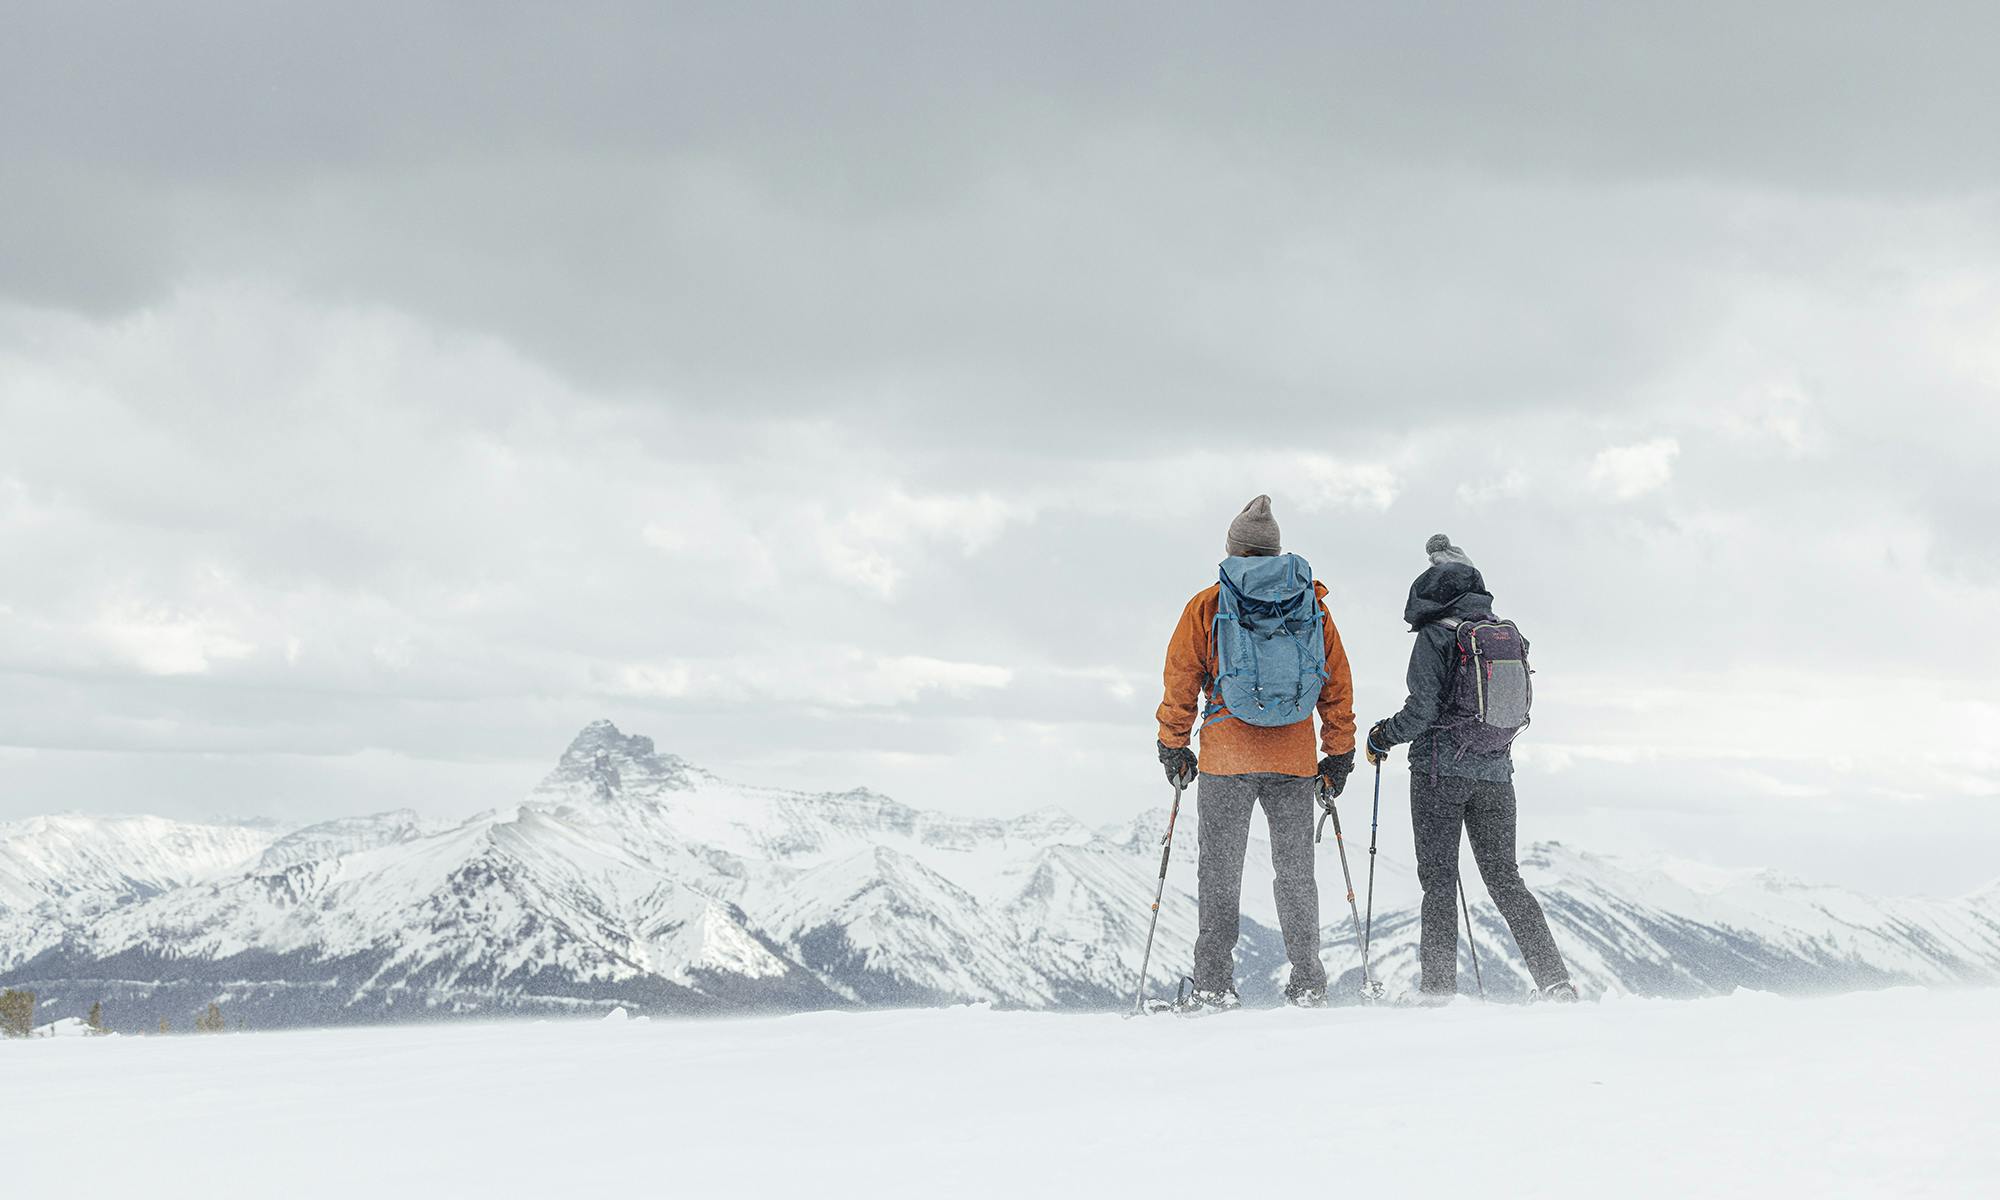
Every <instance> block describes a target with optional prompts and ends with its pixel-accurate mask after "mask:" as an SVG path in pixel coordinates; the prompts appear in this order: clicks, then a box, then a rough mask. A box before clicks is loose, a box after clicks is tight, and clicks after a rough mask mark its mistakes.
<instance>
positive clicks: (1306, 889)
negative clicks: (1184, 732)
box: [1194, 773, 1326, 991]
mask: <svg viewBox="0 0 2000 1200" xmlns="http://www.w3.org/2000/svg"><path fill="white" fill-rule="evenodd" d="M1195 796H1196V800H1195V803H1196V806H1197V808H1198V810H1199V812H1200V831H1201V832H1200V838H1201V858H1200V862H1199V865H1198V868H1197V876H1198V885H1199V891H1200V896H1199V900H1200V903H1201V928H1200V932H1199V933H1198V934H1197V935H1196V936H1195V941H1194V986H1195V987H1197V988H1200V989H1202V990H1204V991H1221V990H1223V989H1224V988H1234V987H1235V986H1236V935H1237V932H1238V930H1239V928H1240V926H1241V922H1242V908H1241V903H1242V898H1243V855H1244V852H1245V851H1246V850H1247V849H1248V847H1249V844H1250V810H1251V808H1252V807H1254V806H1256V805H1259V804H1261V805H1263V807H1264V822H1265V824H1266V825H1268V826H1269V828H1270V833H1271V867H1272V869H1273V870H1275V871H1276V872H1277V878H1276V879H1275V880H1274V881H1273V882H1272V885H1271V892H1272V895H1273V896H1274V897H1275V898H1276V899H1277V902H1278V929H1279V932H1281V933H1283V934H1284V936H1285V955H1286V957H1288V958H1290V959H1291V960H1292V978H1291V983H1290V984H1289V986H1290V987H1292V988H1308V987H1325V986H1326V967H1325V966H1323V965H1321V963H1320V960H1319V885H1318V884H1317V883H1315V882H1314V881H1313V780H1312V777H1311V776H1307V777H1305V778H1303V779H1301V778H1299V777H1298V776H1296V775H1273V774H1265V773H1258V774H1253V775H1209V774H1203V775H1202V777H1201V783H1200V786H1199V789H1198V790H1197V791H1196V793H1195Z"/></svg>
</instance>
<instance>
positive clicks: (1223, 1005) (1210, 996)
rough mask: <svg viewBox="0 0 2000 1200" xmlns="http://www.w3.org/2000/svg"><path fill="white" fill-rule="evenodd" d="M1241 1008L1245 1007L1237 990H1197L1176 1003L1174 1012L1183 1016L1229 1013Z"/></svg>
mask: <svg viewBox="0 0 2000 1200" xmlns="http://www.w3.org/2000/svg"><path fill="white" fill-rule="evenodd" d="M1241 1007H1243V1001H1241V1000H1239V999H1238V998H1237V996H1236V989H1235V988H1226V989H1220V990H1211V989H1208V988H1195V989H1194V990H1193V991H1191V992H1189V993H1187V994H1186V995H1184V996H1182V997H1181V998H1180V999H1178V1000H1176V1001H1174V1011H1175V1012H1177V1013H1180V1014H1182V1015H1183V1016H1197V1015H1206V1014H1208V1013H1219V1012H1228V1011H1229V1010H1230V1009H1232V1008H1241Z"/></svg>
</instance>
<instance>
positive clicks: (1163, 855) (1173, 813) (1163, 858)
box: [1132, 782, 1187, 1016]
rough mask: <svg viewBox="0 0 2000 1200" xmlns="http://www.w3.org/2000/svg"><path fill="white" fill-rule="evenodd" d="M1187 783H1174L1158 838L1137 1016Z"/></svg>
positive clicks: (1136, 995)
mask: <svg viewBox="0 0 2000 1200" xmlns="http://www.w3.org/2000/svg"><path fill="white" fill-rule="evenodd" d="M1186 786H1187V784H1186V783H1185V782H1180V783H1176V784H1174V806H1173V807H1172V808H1170V809H1168V810H1167V833H1166V836H1165V837H1162V838H1161V839H1160V886H1159V887H1158V888H1156V889H1154V891H1153V920H1152V922H1151V923H1150V924H1148V925H1147V926H1146V954H1145V957H1143V958H1141V959H1140V960H1139V986H1138V987H1137V988H1136V989H1135V990H1134V991H1133V993H1132V1014H1133V1015H1134V1016H1137V1015H1138V1014H1139V1013H1141V1012H1144V1011H1145V1008H1146V968H1147V967H1149V966H1151V965H1152V964H1153V933H1154V931H1156V930H1157V929H1159V927H1160V898H1161V897H1163V896H1165V895H1166V894H1167V859H1168V857H1169V856H1170V855H1172V854H1173V852H1174V821H1175V819H1176V818H1178V817H1179V816H1180V815H1181V789H1183V788H1185V787H1186Z"/></svg>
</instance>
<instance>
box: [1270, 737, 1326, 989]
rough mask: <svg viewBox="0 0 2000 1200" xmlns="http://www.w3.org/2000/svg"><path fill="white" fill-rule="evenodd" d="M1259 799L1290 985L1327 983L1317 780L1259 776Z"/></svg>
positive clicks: (1303, 985)
mask: <svg viewBox="0 0 2000 1200" xmlns="http://www.w3.org/2000/svg"><path fill="white" fill-rule="evenodd" d="M1258 784H1259V787H1258V795H1257V798H1258V800H1259V801H1260V802H1261V803H1262V804H1263V806H1264V823H1265V824H1266V825H1268V826H1269V827H1270V831H1271V869H1272V871H1273V872H1274V874H1273V877H1272V880H1271V895H1272V898H1273V899H1275V900H1276V901H1277V902H1278V929H1279V931H1280V932H1281V933H1283V934H1284V935H1285V957H1287V958H1289V959H1291V961H1292V979H1291V983H1290V985H1289V986H1290V989H1291V990H1292V991H1293V992H1298V991H1302V990H1304V989H1306V988H1324V987H1326V965H1325V964H1324V963H1322V962H1321V961H1320V957H1319V884H1318V883H1316V882H1314V880H1313V840H1312V833H1313V807H1314V805H1313V780H1312V779H1311V778H1310V777H1307V778H1305V779H1299V778H1296V777H1294V776H1290V775H1265V776H1260V777H1259V779H1258Z"/></svg>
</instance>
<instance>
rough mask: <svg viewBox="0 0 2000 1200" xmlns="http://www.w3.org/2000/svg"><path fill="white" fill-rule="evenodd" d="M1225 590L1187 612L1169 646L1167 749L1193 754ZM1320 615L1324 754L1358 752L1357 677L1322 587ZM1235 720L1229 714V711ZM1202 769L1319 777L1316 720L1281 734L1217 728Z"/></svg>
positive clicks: (1205, 745)
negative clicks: (1188, 747) (1191, 736)
mask: <svg viewBox="0 0 2000 1200" xmlns="http://www.w3.org/2000/svg"><path fill="white" fill-rule="evenodd" d="M1221 590H1222V587H1221V585H1220V584H1211V585H1210V586H1209V588H1208V590H1206V591H1204V592H1201V593H1200V594H1199V595H1197V596H1195V598H1194V599H1192V600H1190V601H1188V603H1187V607H1186V608H1185V609H1183V610H1181V623H1180V624H1179V625H1177V626H1175V627H1174V636H1173V640H1172V641H1170V642H1168V643H1167V669H1166V675H1165V678H1166V685H1167V689H1166V696H1165V698H1163V699H1162V700H1161V701H1160V710H1159V712H1158V713H1156V714H1155V716H1156V717H1158V719H1159V722H1160V741H1162V742H1164V743H1165V744H1167V745H1169V746H1185V745H1187V744H1188V736H1189V734H1190V733H1191V732H1192V731H1193V730H1194V727H1195V725H1196V723H1197V722H1198V721H1199V720H1200V717H1201V691H1202V688H1203V686H1204V685H1205V684H1207V682H1208V681H1209V679H1211V678H1213V677H1214V675H1215V607H1216V597H1217V595H1218V594H1219V593H1220V592H1221ZM1313 591H1314V592H1315V593H1316V594H1317V595H1318V596H1319V610H1320V614H1321V616H1322V617H1323V618H1324V620H1323V621H1322V622H1321V623H1322V624H1323V625H1324V626H1325V627H1326V677H1327V678H1326V686H1325V687H1323V688H1321V689H1320V693H1319V722H1320V732H1319V746H1320V752H1323V753H1326V754H1346V753H1347V752H1349V751H1351V750H1353V749H1354V677H1353V675H1352V674H1350V673H1349V671H1348V669H1347V651H1346V649H1345V648H1344V647H1342V646H1341V644H1340V631H1339V630H1338V629H1335V628H1334V627H1333V614H1332V613H1330V612H1328V611H1327V609H1326V586H1325V585H1324V584H1321V583H1318V582H1315V583H1314V584H1313ZM1223 711H1224V712H1227V711H1228V710H1227V709H1225V710H1223ZM1200 757H1201V769H1202V771H1203V772H1205V773H1207V774H1210V775H1248V774H1251V773H1252V772H1258V771H1268V772H1271V773H1272V774H1275V775H1313V774H1317V773H1318V771H1319V753H1316V752H1315V751H1314V750H1313V731H1312V720H1311V719H1310V718H1308V719H1306V720H1304V721H1300V722H1298V723H1296V724H1293V725H1280V726H1276V727H1270V726H1264V725H1252V724H1250V723H1249V722H1248V721H1238V720H1228V721H1224V720H1219V719H1218V720H1217V721H1215V722H1214V723H1212V724H1210V725H1209V726H1208V727H1207V728H1206V729H1204V730H1203V731H1202V734H1201V751H1200Z"/></svg>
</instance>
